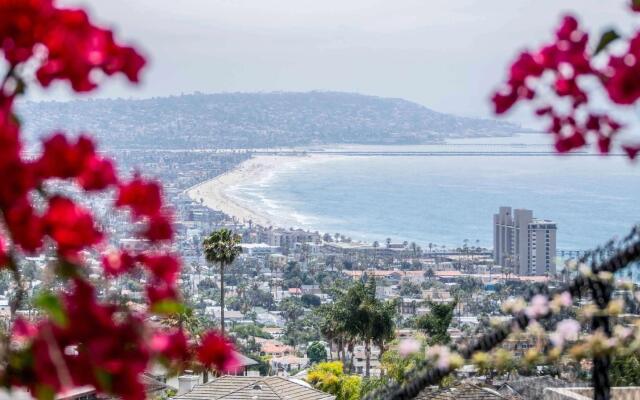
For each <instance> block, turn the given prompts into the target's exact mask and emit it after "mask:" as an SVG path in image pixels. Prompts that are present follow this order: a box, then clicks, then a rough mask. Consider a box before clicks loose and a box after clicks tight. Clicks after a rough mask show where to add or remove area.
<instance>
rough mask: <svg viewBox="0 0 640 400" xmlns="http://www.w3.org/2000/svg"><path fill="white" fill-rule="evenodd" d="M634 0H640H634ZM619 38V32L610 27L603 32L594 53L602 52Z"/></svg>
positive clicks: (639, 0)
mask: <svg viewBox="0 0 640 400" xmlns="http://www.w3.org/2000/svg"><path fill="white" fill-rule="evenodd" d="M634 1H638V2H640V0H634ZM619 38H620V35H618V32H616V31H615V30H613V29H609V30H608V31H606V32H605V33H603V34H602V36H601V37H600V42H598V46H596V50H595V52H594V55H596V54H598V53H600V52H601V51H602V50H604V49H606V48H607V46H609V44H611V42H613V41H614V40H617V39H619Z"/></svg>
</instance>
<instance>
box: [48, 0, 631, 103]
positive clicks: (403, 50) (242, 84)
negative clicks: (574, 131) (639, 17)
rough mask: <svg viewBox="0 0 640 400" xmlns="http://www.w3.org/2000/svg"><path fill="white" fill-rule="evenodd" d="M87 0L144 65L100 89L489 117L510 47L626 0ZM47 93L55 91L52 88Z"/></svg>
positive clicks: (616, 11) (621, 17)
mask: <svg viewBox="0 0 640 400" xmlns="http://www.w3.org/2000/svg"><path fill="white" fill-rule="evenodd" d="M66 3H70V4H84V5H89V6H90V8H91V9H92V11H93V14H94V15H95V16H97V17H98V19H99V20H100V21H101V22H102V23H104V24H107V25H109V26H113V27H116V28H117V32H118V37H120V38H122V39H125V40H126V41H133V42H134V43H137V44H138V45H139V46H140V47H141V48H142V49H144V51H145V53H146V54H147V56H148V57H149V59H150V61H151V64H150V66H149V68H148V69H147V71H146V72H145V74H144V76H143V78H144V85H142V86H141V87H139V88H135V87H131V86H128V85H122V84H112V83H110V84H109V85H108V86H107V87H106V88H105V89H103V90H102V91H101V92H99V93H98V94H97V95H98V96H107V97H116V96H118V97H129V96H135V97H150V96H158V95H169V94H180V93H191V92H193V91H202V92H224V91H274V90H286V91H308V90H339V91H349V92H360V93H366V94H373V95H379V96H393V97H402V98H405V99H408V100H413V101H416V102H418V103H421V104H423V105H425V106H428V107H430V108H433V109H435V110H438V111H444V112H451V113H456V114H460V115H470V116H489V115H490V107H489V105H488V102H487V99H488V96H489V93H490V92H491V90H492V89H493V88H494V87H495V86H496V84H497V83H498V82H500V80H501V79H502V77H503V75H504V71H505V68H506V65H507V63H508V61H509V60H510V59H511V58H512V57H513V56H514V55H515V53H516V52H517V50H518V49H522V48H523V47H524V46H535V45H537V44H539V43H540V42H541V41H544V40H548V39H549V37H550V34H551V29H552V28H553V27H554V26H555V25H556V24H557V21H558V19H559V15H560V14H561V13H563V12H565V11H568V10H575V11H577V12H578V14H579V15H580V16H581V21H582V22H584V23H586V24H587V26H589V27H590V28H592V29H593V31H594V32H596V33H597V32H600V31H601V30H602V29H603V28H605V27H608V26H609V25H610V24H611V23H613V22H615V23H616V24H617V25H625V24H627V25H628V24H629V18H628V17H626V15H627V13H626V9H625V2H624V0H572V1H569V0H566V1H565V0H387V1H383V0H179V1H176V0H84V1H81V0H67V1H66ZM55 96H56V97H59V96H60V92H58V93H57V94H56V95H55Z"/></svg>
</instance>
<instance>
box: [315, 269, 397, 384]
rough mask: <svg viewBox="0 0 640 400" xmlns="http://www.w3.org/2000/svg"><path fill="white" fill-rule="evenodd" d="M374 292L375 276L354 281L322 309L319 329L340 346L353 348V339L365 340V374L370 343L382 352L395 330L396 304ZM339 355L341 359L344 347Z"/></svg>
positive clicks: (368, 365) (368, 366)
mask: <svg viewBox="0 0 640 400" xmlns="http://www.w3.org/2000/svg"><path fill="white" fill-rule="evenodd" d="M375 294H376V282H375V279H374V278H370V279H369V280H368V281H367V283H366V285H365V283H364V282H356V283H355V284H353V285H352V286H351V287H350V288H349V290H347V292H346V293H344V294H343V295H341V296H340V297H339V298H338V299H337V301H335V302H334V303H333V304H332V305H331V306H328V307H326V308H325V309H324V310H323V313H322V315H323V319H324V321H323V322H322V323H321V330H322V331H323V332H324V333H325V334H327V335H331V338H333V339H338V340H340V342H341V343H340V345H341V346H345V345H346V346H347V347H348V348H350V349H352V348H353V345H354V344H355V343H356V341H362V342H363V343H364V346H365V376H367V377H368V376H369V375H370V365H371V345H372V344H376V345H377V346H378V347H380V353H381V355H382V353H384V350H385V344H386V342H387V341H389V340H391V339H392V338H393V335H394V330H395V315H396V306H395V303H393V302H384V303H383V302H381V301H380V300H378V299H376V297H375ZM330 340H331V339H330ZM342 355H343V362H344V360H345V359H346V357H345V352H344V350H343V351H342ZM352 359H353V357H352Z"/></svg>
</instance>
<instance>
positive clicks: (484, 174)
mask: <svg viewBox="0 0 640 400" xmlns="http://www.w3.org/2000/svg"><path fill="white" fill-rule="evenodd" d="M353 149H359V150H362V149H363V148H362V147H353V148H350V150H353ZM369 149H370V150H373V149H374V148H369ZM549 149H550V147H549V138H548V137H546V136H542V135H520V136H516V137H512V138H489V139H487V138H485V139H466V140H454V141H451V142H450V143H448V144H446V145H432V146H429V145H424V146H411V147H403V146H395V147H394V150H411V151H449V152H460V151H463V152H480V153H482V152H489V151H490V152H505V153H507V154H500V155H493V154H492V155H438V156H340V157H338V158H335V159H334V158H331V157H328V158H326V159H324V160H315V161H314V162H301V163H299V164H294V165H288V166H285V167H282V168H277V169H276V170H274V171H272V173H271V174H269V175H268V176H266V177H265V178H264V179H262V180H261V181H259V182H251V183H245V184H242V185H240V186H237V187H234V188H233V189H232V195H233V196H234V197H236V198H237V199H240V200H241V201H242V202H243V203H244V204H245V205H247V206H249V207H250V208H254V209H261V210H264V211H266V212H267V213H268V214H269V215H270V216H272V218H273V219H274V220H275V222H276V223H277V224H278V225H281V226H285V227H302V228H306V229H311V230H319V231H321V232H329V233H336V232H339V233H341V234H344V235H346V236H350V237H352V238H353V239H356V240H364V241H374V240H378V241H380V242H383V241H384V240H385V239H386V238H391V239H392V240H393V241H403V240H407V241H415V242H416V243H418V244H419V245H421V246H422V247H423V248H426V247H427V245H428V243H433V244H435V245H438V246H441V245H446V246H447V247H458V246H461V245H462V243H463V241H464V240H465V239H467V240H468V242H469V244H470V245H472V246H473V245H476V243H477V244H479V245H481V246H485V247H492V235H493V227H492V216H493V214H494V213H495V212H497V210H498V207H500V206H503V205H504V206H513V207H514V208H529V209H532V210H533V211H534V216H535V217H537V218H544V219H551V220H554V221H555V222H557V224H558V248H559V249H564V250H584V249H589V248H592V247H594V246H596V245H598V244H599V243H602V242H605V241H607V240H608V239H609V238H611V237H614V236H622V235H624V234H625V233H626V232H627V231H628V230H629V228H630V227H631V226H632V225H633V224H634V223H638V222H640V163H636V164H633V163H631V162H629V161H628V160H627V159H626V158H624V157H621V156H610V157H599V156H557V155H545V156H539V155H538V156H530V155H522V154H521V155H518V153H520V152H538V151H547V150H549Z"/></svg>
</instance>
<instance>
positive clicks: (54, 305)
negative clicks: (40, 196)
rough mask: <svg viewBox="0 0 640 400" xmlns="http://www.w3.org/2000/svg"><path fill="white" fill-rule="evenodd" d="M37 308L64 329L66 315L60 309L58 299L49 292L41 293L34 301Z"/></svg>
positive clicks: (60, 305) (60, 304)
mask: <svg viewBox="0 0 640 400" xmlns="http://www.w3.org/2000/svg"><path fill="white" fill-rule="evenodd" d="M34 304H35V306H36V307H37V308H39V309H41V310H42V311H44V312H45V313H46V314H47V315H48V316H49V318H50V319H51V320H52V321H53V322H55V323H56V324H58V325H60V326H62V327H64V326H66V325H67V322H68V320H67V314H65V312H64V309H63V308H62V303H60V299H59V298H58V297H57V296H55V295H54V294H53V293H51V292H42V293H40V294H39V295H38V296H37V297H36V298H35V300H34Z"/></svg>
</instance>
